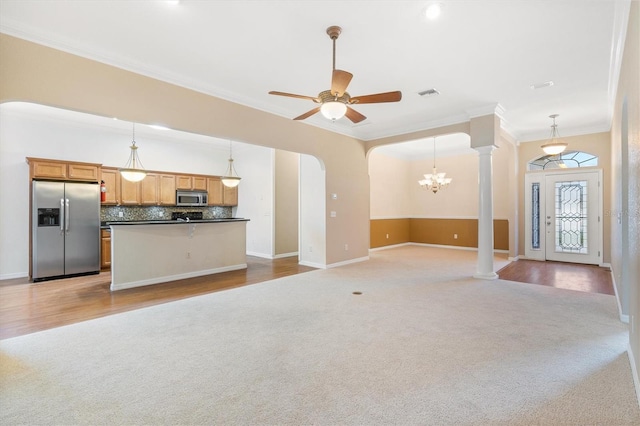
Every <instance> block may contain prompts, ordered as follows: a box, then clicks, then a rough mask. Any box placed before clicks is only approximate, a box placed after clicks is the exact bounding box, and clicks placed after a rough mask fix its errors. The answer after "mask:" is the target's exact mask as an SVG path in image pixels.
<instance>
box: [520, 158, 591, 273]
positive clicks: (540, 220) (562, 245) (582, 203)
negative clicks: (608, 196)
mask: <svg viewBox="0 0 640 426" xmlns="http://www.w3.org/2000/svg"><path fill="white" fill-rule="evenodd" d="M601 178H602V171H601V170H593V171H588V172H585V171H575V172H574V171H565V172H542V173H527V174H526V175H525V229H526V234H525V255H526V257H527V258H530V259H537V260H555V261H560V262H572V263H588V264H600V263H602V222H601V218H602V187H601V185H600V182H601V181H602V179H601Z"/></svg>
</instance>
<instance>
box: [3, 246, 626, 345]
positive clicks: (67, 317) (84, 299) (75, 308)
mask: <svg viewBox="0 0 640 426" xmlns="http://www.w3.org/2000/svg"><path fill="white" fill-rule="evenodd" d="M247 265H248V267H247V269H246V270H240V271H230V272H224V273H221V274H216V275H208V276H204V277H197V278H190V279H187V280H180V281H174V282H170V283H164V284H157V285H154V286H153V289H152V288H151V287H139V288H133V289H128V290H120V291H116V292H111V291H110V290H109V284H110V282H111V275H110V273H109V272H102V273H100V274H98V275H89V276H84V277H77V278H68V279H63V280H52V281H44V282H41V283H36V284H34V283H30V282H29V281H28V279H27V278H20V279H13V280H4V281H0V339H7V338H10V337H15V336H20V335H23V334H29V333H34V332H36V331H41V330H47V329H49V328H54V327H60V326H63V325H68V324H73V323H76V322H80V321H85V320H89V319H92V318H98V317H103V316H106V315H111V314H114V313H118V312H125V311H130V310H134V309H139V308H143V307H145V306H152V305H157V304H160V303H166V302H171V301H174V300H179V299H183V298H186V297H192V296H197V295H201V294H205V293H211V292H215V291H219V290H224V289H229V288H233V287H240V286H244V285H249V284H255V283H259V282H262V281H268V280H271V279H275V278H279V277H285V276H288V275H295V274H300V273H304V272H308V271H311V270H313V269H314V268H311V267H307V266H301V265H298V258H297V257H288V258H283V259H276V260H268V259H262V258H258V257H253V256H247ZM498 276H499V277H500V278H501V279H505V280H510V281H518V282H525V283H531V284H541V285H548V286H553V287H558V288H565V289H570V290H578V291H587V292H592V293H603V294H614V291H613V283H612V279H611V273H610V271H609V270H608V269H605V268H600V267H598V266H592V265H577V264H571V263H562V262H537V261H532V260H518V261H517V262H511V263H510V264H509V265H507V266H506V267H504V268H502V269H501V270H500V271H498Z"/></svg>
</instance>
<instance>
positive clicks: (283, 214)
mask: <svg viewBox="0 0 640 426" xmlns="http://www.w3.org/2000/svg"><path fill="white" fill-rule="evenodd" d="M299 163H300V155H299V154H296V153H294V152H289V151H282V150H279V149H278V150H276V151H275V167H274V169H275V188H274V189H275V218H274V222H275V257H285V256H287V255H291V256H292V255H296V254H298V203H299V199H298V193H299V189H298V185H299V180H300V177H299V170H298V167H299Z"/></svg>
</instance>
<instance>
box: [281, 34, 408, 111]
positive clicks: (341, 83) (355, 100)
mask: <svg viewBox="0 0 640 426" xmlns="http://www.w3.org/2000/svg"><path fill="white" fill-rule="evenodd" d="M341 32H342V28H340V27H337V26H331V27H329V28H327V34H328V35H329V37H330V38H331V40H333V74H332V76H331V89H330V90H324V91H322V92H320V93H319V94H318V96H317V97H313V96H304V95H295V94H293V93H285V92H276V91H271V92H269V94H270V95H278V96H288V97H290V98H299V99H309V100H311V101H313V102H315V103H317V104H320V106H317V107H316V108H314V109H312V110H311V111H307V112H305V113H304V114H302V115H300V116H298V117H296V118H294V120H304V119H305V118H308V117H311V116H312V115H313V114H315V113H317V112H321V113H322V115H324V116H325V117H326V118H328V119H330V120H333V121H335V120H338V119H340V118H342V117H343V116H345V115H346V116H347V118H348V119H349V120H351V121H352V122H353V123H359V122H361V121H362V120H365V119H366V118H367V117H365V116H364V115H362V114H360V113H359V112H358V111H356V110H354V109H353V108H351V107H350V105H355V104H375V103H382V102H398V101H399V100H400V99H402V92H400V91H395V92H385V93H376V94H373V95H365V96H354V97H351V96H350V95H349V93H347V86H348V85H349V83H350V82H351V79H352V78H353V74H351V73H350V72H347V71H342V70H337V69H336V40H337V39H338V36H339V35H340V33H341Z"/></svg>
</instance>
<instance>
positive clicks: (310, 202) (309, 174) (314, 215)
mask: <svg viewBox="0 0 640 426" xmlns="http://www.w3.org/2000/svg"><path fill="white" fill-rule="evenodd" d="M299 170H300V210H299V211H300V231H299V232H300V243H299V245H298V247H299V254H298V256H299V263H300V264H301V265H306V266H312V267H315V268H326V267H327V255H326V248H327V244H326V240H325V238H324V236H325V230H326V202H325V192H326V188H325V171H324V170H323V169H322V167H321V164H320V162H319V161H318V159H317V158H314V157H312V156H310V155H305V154H302V155H300V166H299Z"/></svg>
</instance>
